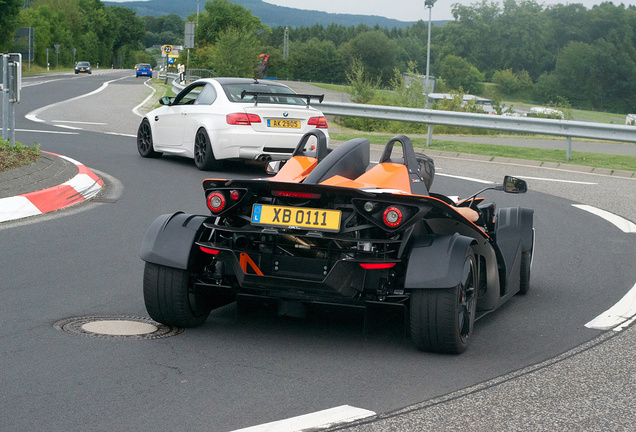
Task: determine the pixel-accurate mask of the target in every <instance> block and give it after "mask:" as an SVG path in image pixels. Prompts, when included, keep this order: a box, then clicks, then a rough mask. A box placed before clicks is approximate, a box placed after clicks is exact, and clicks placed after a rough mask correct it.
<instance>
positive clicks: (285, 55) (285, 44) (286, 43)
mask: <svg viewBox="0 0 636 432" xmlns="http://www.w3.org/2000/svg"><path fill="white" fill-rule="evenodd" d="M288 57H289V27H285V35H284V36H283V58H284V59H287V58H288Z"/></svg>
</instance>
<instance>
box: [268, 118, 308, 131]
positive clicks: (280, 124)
mask: <svg viewBox="0 0 636 432" xmlns="http://www.w3.org/2000/svg"><path fill="white" fill-rule="evenodd" d="M267 126H268V127H277V128H295V129H300V121H298V120H273V119H268V120H267Z"/></svg>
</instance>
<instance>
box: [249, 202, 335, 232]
mask: <svg viewBox="0 0 636 432" xmlns="http://www.w3.org/2000/svg"><path fill="white" fill-rule="evenodd" d="M252 224H254V225H268V226H279V227H285V228H304V229H310V230H316V231H336V232H337V231H340V210H323V209H315V208H305V207H286V206H273V205H267V204H254V206H253V207H252Z"/></svg>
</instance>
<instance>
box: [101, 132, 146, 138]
mask: <svg viewBox="0 0 636 432" xmlns="http://www.w3.org/2000/svg"><path fill="white" fill-rule="evenodd" d="M102 133H103V134H106V135H117V136H123V137H130V138H137V135H132V134H125V133H119V132H102Z"/></svg>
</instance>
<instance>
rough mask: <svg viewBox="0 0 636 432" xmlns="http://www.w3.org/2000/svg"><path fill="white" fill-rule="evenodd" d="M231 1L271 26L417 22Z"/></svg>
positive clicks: (169, 0)
mask: <svg viewBox="0 0 636 432" xmlns="http://www.w3.org/2000/svg"><path fill="white" fill-rule="evenodd" d="M230 2H231V3H234V4H240V5H241V6H243V7H245V8H246V9H249V10H250V11H251V12H252V14H254V15H255V16H257V17H259V18H260V20H261V21H262V22H263V24H265V25H268V26H270V27H284V26H289V27H311V26H312V25H314V24H320V25H322V26H323V27H326V26H328V25H329V24H332V23H333V24H341V25H344V26H346V27H349V26H357V25H359V24H365V25H367V26H369V27H373V26H375V25H376V24H377V25H379V26H380V27H384V28H393V27H397V28H405V27H410V26H411V25H413V24H414V21H412V22H407V21H399V20H395V19H390V18H385V17H381V16H375V15H351V14H333V13H327V12H320V11H307V10H302V9H295V8H290V7H284V6H277V5H273V4H270V3H265V2H263V1H262V0H230ZM104 4H105V5H106V6H125V7H127V8H130V9H132V10H134V11H135V12H136V13H137V15H138V16H145V15H152V16H156V17H158V16H162V15H171V14H176V15H179V16H180V17H181V18H183V19H185V18H186V17H187V16H188V15H192V14H196V12H197V4H196V2H195V1H194V0H191V1H188V2H185V1H175V0H148V1H132V2H126V3H115V2H109V1H104ZM204 6H205V0H201V1H200V3H199V8H200V9H199V10H200V12H203V11H204ZM444 23H446V21H433V25H443V24H444Z"/></svg>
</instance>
